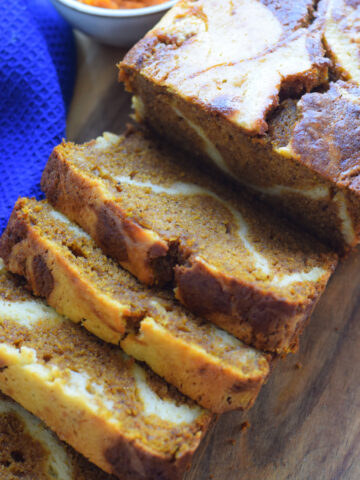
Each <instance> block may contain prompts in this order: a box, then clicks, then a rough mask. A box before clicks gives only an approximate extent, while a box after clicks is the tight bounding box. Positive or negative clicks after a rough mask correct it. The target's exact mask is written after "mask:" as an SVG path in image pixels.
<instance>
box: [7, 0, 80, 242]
mask: <svg viewBox="0 0 360 480" xmlns="http://www.w3.org/2000/svg"><path fill="white" fill-rule="evenodd" d="M75 56H76V52H75V43H74V38H73V34H72V31H71V28H70V27H69V25H68V24H67V23H66V22H65V21H64V20H63V19H62V18H61V17H60V16H59V15H58V13H57V12H56V11H55V9H54V7H53V6H52V5H51V3H50V1H49V0H0V233H1V232H2V231H3V229H4V227H5V226H6V223H7V220H8V218H9V215H10V213H11V210H12V208H13V206H14V203H15V201H16V199H17V198H18V197H19V196H36V197H39V196H41V192H40V185H39V183H40V178H41V173H42V170H43V169H44V166H45V164H46V161H47V159H48V157H49V155H50V153H51V151H52V149H53V147H54V146H55V145H56V144H57V143H59V142H61V140H62V138H64V137H65V126H66V110H67V106H68V104H69V101H70V98H71V95H72V89H73V84H74V76H75Z"/></svg>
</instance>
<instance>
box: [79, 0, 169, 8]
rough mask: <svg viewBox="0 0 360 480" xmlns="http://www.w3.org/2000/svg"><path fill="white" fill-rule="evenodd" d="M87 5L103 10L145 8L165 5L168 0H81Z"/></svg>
mask: <svg viewBox="0 0 360 480" xmlns="http://www.w3.org/2000/svg"><path fill="white" fill-rule="evenodd" d="M79 1H80V2H81V3H86V5H92V6H93V7H102V8H143V7H150V6H151V5H158V4H159V3H165V2H166V1H167V0H79Z"/></svg>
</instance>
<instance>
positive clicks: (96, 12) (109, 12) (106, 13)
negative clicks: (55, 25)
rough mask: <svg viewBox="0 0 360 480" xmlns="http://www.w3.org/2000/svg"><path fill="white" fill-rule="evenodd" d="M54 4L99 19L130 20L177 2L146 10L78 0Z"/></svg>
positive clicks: (154, 6)
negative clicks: (92, 3)
mask: <svg viewBox="0 0 360 480" xmlns="http://www.w3.org/2000/svg"><path fill="white" fill-rule="evenodd" d="M52 2H53V3H58V4H61V5H63V6H65V7H68V8H70V9H72V10H76V11H77V12H81V13H87V14H90V15H93V16H97V17H111V18H129V17H140V16H144V15H152V14H154V13H159V12H162V11H164V10H167V9H169V8H170V7H172V6H173V5H174V4H175V3H176V2H177V0H167V1H166V2H164V3H159V4H158V5H152V6H150V7H144V8H103V7H94V6H92V5H86V4H85V3H81V2H79V1H78V0H52Z"/></svg>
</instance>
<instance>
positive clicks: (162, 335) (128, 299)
mask: <svg viewBox="0 0 360 480" xmlns="http://www.w3.org/2000/svg"><path fill="white" fill-rule="evenodd" d="M18 232H20V234H18ZM0 255H2V256H3V258H4V261H5V264H6V266H7V267H8V268H9V269H10V271H12V272H13V273H17V274H20V275H23V276H25V277H26V279H27V281H28V283H29V286H30V288H31V289H32V290H33V292H34V293H35V294H36V295H41V296H44V293H45V292H44V290H43V285H44V283H43V280H42V278H43V276H44V275H45V276H46V277H48V278H50V277H51V278H52V280H51V284H52V286H53V288H52V291H49V290H48V289H47V290H46V294H47V295H46V299H47V301H48V303H49V304H50V305H51V306H53V307H54V308H56V309H57V310H58V311H59V312H60V313H62V314H64V315H66V316H67V317H69V318H70V319H71V320H73V321H74V322H80V323H82V325H83V326H85V328H87V329H88V330H89V331H91V332H92V333H94V334H95V335H97V336H99V337H100V338H102V339H103V340H106V341H108V342H111V343H114V344H120V346H121V347H122V348H123V349H124V350H125V352H126V353H128V354H129V355H132V356H134V357H135V358H136V359H138V360H140V361H144V362H145V363H147V364H148V365H149V366H150V367H151V368H152V369H153V370H154V371H155V372H156V373H158V374H159V375H161V376H162V377H164V378H165V379H166V380H167V381H169V383H171V384H173V385H175V386H176V387H177V388H178V389H179V390H180V391H181V392H183V393H185V394H186V395H188V396H190V397H191V398H193V399H194V400H196V401H197V402H198V403H199V404H201V405H203V406H205V407H206V408H209V409H210V410H212V411H213V412H216V413H221V412H224V411H227V410H234V409H237V408H242V409H245V408H248V407H249V406H251V405H252V403H253V402H254V400H255V398H256V396H257V394H258V392H259V390H260V388H261V386H262V384H263V383H264V381H265V380H266V378H267V376H268V374H269V370H270V365H269V363H270V358H268V356H267V355H265V354H264V353H262V352H259V351H257V350H255V349H254V348H252V347H248V346H247V345H245V344H243V343H242V342H241V341H239V340H237V339H236V338H235V337H232V336H231V335H229V334H228V333H226V332H224V331H222V330H220V329H218V328H216V327H215V326H213V325H212V324H210V323H209V322H206V321H205V320H203V319H201V318H199V317H196V316H194V315H192V314H191V313H190V312H187V311H185V310H184V309H183V307H181V306H180V305H178V304H177V303H175V302H174V300H173V299H172V296H171V294H169V293H168V292H166V291H161V290H155V289H154V290H151V289H149V288H148V287H144V286H142V285H141V284H139V283H138V282H137V281H136V280H135V279H134V278H133V277H132V276H131V275H130V274H129V273H128V272H126V271H125V270H122V269H121V268H119V267H118V266H117V265H116V264H115V263H114V262H113V261H111V260H110V259H109V258H108V257H106V256H105V255H104V254H103V253H102V252H101V250H100V249H98V248H96V247H95V245H94V243H93V241H92V240H91V239H90V237H89V236H88V235H87V234H86V233H85V232H83V231H81V230H80V229H79V228H78V227H76V226H75V225H73V224H71V223H70V221H69V220H67V219H66V217H63V216H62V215H61V214H60V213H58V212H56V211H55V210H53V209H52V208H51V207H50V206H49V205H47V204H46V203H44V202H36V201H35V200H27V199H22V200H19V201H18V202H17V204H16V206H15V209H14V212H13V214H12V216H11V218H10V221H9V224H8V227H7V229H6V230H5V232H4V234H3V236H2V238H1V240H0ZM40 258H41V261H40V260H39V259H40ZM39 265H41V269H42V270H41V271H40V270H39V271H38V273H39V274H38V275H37V273H36V270H35V266H36V268H39V267H38V266H39ZM39 278H40V279H41V281H40V282H38V279H39ZM214 382H216V384H217V389H216V390H214V389H213V384H214Z"/></svg>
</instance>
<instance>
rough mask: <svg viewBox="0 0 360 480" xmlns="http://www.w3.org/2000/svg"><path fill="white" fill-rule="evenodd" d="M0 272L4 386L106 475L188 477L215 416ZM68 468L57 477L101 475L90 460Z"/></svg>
mask: <svg viewBox="0 0 360 480" xmlns="http://www.w3.org/2000/svg"><path fill="white" fill-rule="evenodd" d="M0 269H1V271H0V312H1V313H0V339H1V343H0V366H1V368H0V388H1V390H2V391H3V392H4V393H6V394H7V395H9V396H11V397H12V398H13V399H14V400H16V401H17V402H19V403H20V404H21V405H22V406H23V407H25V408H26V409H28V410H29V411H31V412H32V413H33V414H35V415H37V416H38V417H39V418H41V419H42V420H43V421H44V422H45V423H46V424H47V425H48V426H49V427H50V428H52V429H53V431H55V432H56V433H57V435H58V436H59V438H60V439H62V440H64V441H66V442H67V443H69V444H70V445H72V446H73V447H74V448H75V449H76V450H77V451H79V452H81V453H82V454H84V455H85V456H86V457H87V458H89V459H90V460H91V461H92V462H94V463H95V464H96V465H98V466H99V467H100V468H102V469H103V470H105V471H106V472H108V473H113V474H114V475H116V476H117V477H118V478H120V479H122V480H127V479H128V480H130V479H131V480H134V479H135V480H144V479H152V480H157V479H160V478H161V479H168V480H173V479H179V480H180V479H181V478H182V475H183V473H184V471H185V470H186V468H187V467H188V466H189V463H190V460H191V457H192V456H193V453H194V452H195V450H196V448H197V446H198V445H199V443H200V440H201V438H202V436H203V435H204V433H205V432H206V430H207V429H208V427H209V422H210V421H211V415H210V414H209V413H208V412H206V411H204V410H203V409H201V408H200V407H199V406H197V405H196V404H194V403H193V402H192V401H190V400H189V399H186V398H185V397H183V396H182V395H181V394H179V393H178V392H177V391H176V390H175V389H174V388H173V387H171V386H169V385H168V384H166V383H165V382H164V381H163V380H161V379H160V378H159V377H157V376H156V375H154V374H153V373H152V372H150V371H148V370H145V369H144V368H143V367H141V366H140V365H138V364H137V363H135V362H134V360H133V359H131V358H130V357H127V356H126V355H124V354H123V353H122V352H121V351H120V350H119V349H118V348H117V347H113V346H111V345H109V344H105V343H103V342H101V341H99V340H97V339H96V338H95V337H93V336H92V335H90V334H89V333H88V332H86V330H85V329H82V328H80V327H79V326H77V325H74V324H73V323H72V322H70V321H68V320H66V319H65V318H63V317H61V316H60V315H58V314H57V313H56V312H55V311H54V310H52V309H51V308H50V307H48V306H47V305H46V304H45V303H43V302H42V301H41V300H39V299H35V298H34V297H32V296H31V294H30V293H29V292H28V291H27V290H26V289H25V288H24V287H23V286H22V283H23V282H22V283H21V282H19V278H18V277H13V276H11V275H10V274H9V273H6V272H5V270H4V269H3V267H2V266H1V267H0ZM1 411H2V409H1V402H0V418H1ZM0 438H1V436H0ZM51 446H52V443H51V438H50V439H49V438H47V439H46V447H47V448H51ZM60 453H61V452H60ZM4 454H5V452H4V451H2V452H1V454H0V455H4ZM63 454H64V455H65V452H63ZM61 458H62V457H61V455H57V466H58V467H59V466H61V464H60V461H61ZM37 460H38V462H39V463H40V460H41V458H40V457H39V458H37ZM83 463H84V464H85V461H84V462H83ZM86 472H88V473H89V475H85V477H84V476H82V475H84V474H85V473H86ZM62 473H64V472H62ZM65 473H66V472H65ZM68 473H69V475H68V476H66V475H65V474H64V475H59V477H57V478H60V477H61V478H62V479H64V480H70V479H71V478H76V480H79V479H82V478H86V480H90V479H91V478H93V476H91V475H92V474H91V468H90V467H87V470H85V471H84V472H83V474H82V475H81V474H79V476H78V475H75V477H73V476H70V473H71V468H70V466H69V465H68ZM98 475H99V476H96V478H97V479H99V478H101V479H102V478H104V480H105V479H106V478H107V479H109V480H110V478H113V477H109V476H107V475H105V474H104V475H103V476H100V475H101V474H100V473H99V474H98ZM51 478H53V477H51Z"/></svg>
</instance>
